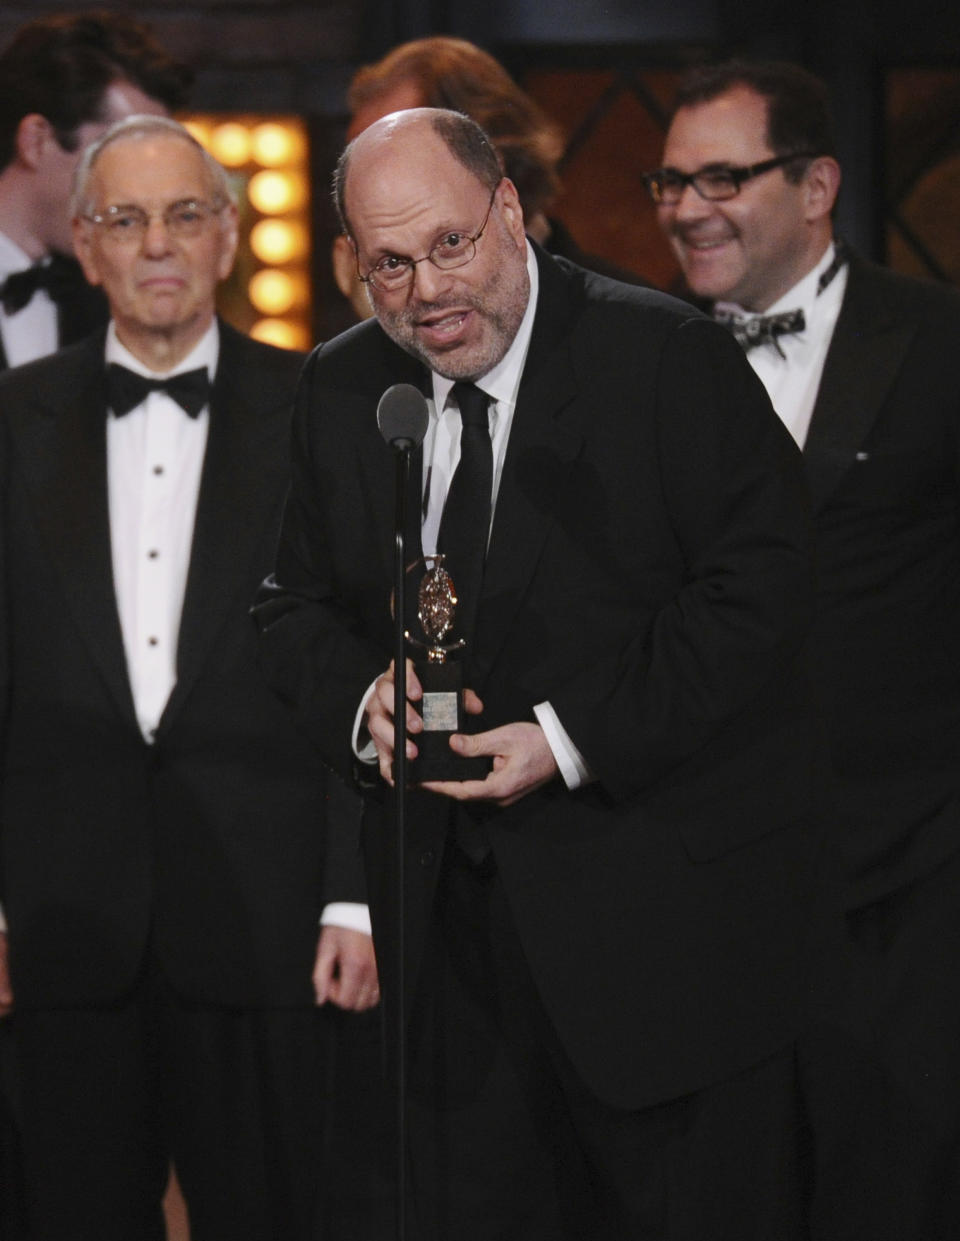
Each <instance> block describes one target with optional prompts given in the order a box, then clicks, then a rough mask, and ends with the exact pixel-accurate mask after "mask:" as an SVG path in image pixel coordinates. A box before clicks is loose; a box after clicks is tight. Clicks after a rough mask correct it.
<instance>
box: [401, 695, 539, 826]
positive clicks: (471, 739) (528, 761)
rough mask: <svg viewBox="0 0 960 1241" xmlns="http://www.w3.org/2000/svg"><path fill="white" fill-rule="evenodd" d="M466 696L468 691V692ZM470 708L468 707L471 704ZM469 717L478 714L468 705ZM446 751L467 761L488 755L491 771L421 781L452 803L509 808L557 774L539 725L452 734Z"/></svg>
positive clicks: (522, 724) (432, 791)
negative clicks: (472, 776) (477, 775)
mask: <svg viewBox="0 0 960 1241" xmlns="http://www.w3.org/2000/svg"><path fill="white" fill-rule="evenodd" d="M468 693H469V691H468ZM471 705H472V704H471ZM467 709H468V711H471V714H477V713H478V712H477V711H476V709H475V708H474V709H473V710H471V706H470V705H468V707H467ZM450 748H451V749H452V750H454V751H455V752H456V753H457V754H462V755H464V756H465V757H467V758H473V757H474V756H476V755H488V756H490V757H492V758H493V770H492V771H491V772H490V774H489V775H488V776H487V778H486V779H485V780H437V781H429V782H424V784H423V786H422V787H423V788H425V789H429V790H430V792H431V793H440V794H441V795H442V796H444V797H452V798H453V799H454V800H455V801H489V802H493V803H494V805H496V806H512V805H513V803H514V802H516V801H519V800H520V798H521V797H526V795H527V794H528V793H532V792H533V791H534V790H535V789H538V788H540V787H542V785H544V784H548V783H549V782H550V781H551V780H553V779H554V778H555V777H556V776H557V774H558V768H557V763H556V759H555V758H554V757H553V751H552V750H551V749H550V746H549V744H548V743H547V738H546V736H545V735H544V732H543V729H542V728H541V727H540V725H539V724H530V723H519V724H504V725H503V727H502V728H491V729H490V731H489V732H485V733H474V734H472V735H468V734H466V733H455V734H454V735H453V736H452V737H451V738H450Z"/></svg>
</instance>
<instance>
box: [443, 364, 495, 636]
mask: <svg viewBox="0 0 960 1241" xmlns="http://www.w3.org/2000/svg"><path fill="white" fill-rule="evenodd" d="M452 391H453V397H454V400H455V401H456V402H457V405H458V406H459V409H460V421H461V424H462V427H461V431H460V464H459V465H458V466H457V469H456V472H455V473H454V476H453V479H452V481H451V483H450V490H449V491H448V492H447V499H446V503H445V504H444V506H443V516H442V518H441V520H440V534H439V538H438V542H439V545H440V551H441V552H442V553H443V554H444V556H445V558H446V559H445V568H446V569H447V571H448V573H449V574H450V576H451V577H452V578H453V584H454V587H455V589H456V592H457V598H458V600H459V603H458V605H457V623H456V627H457V632H458V634H459V635H460V636H461V637H463V638H466V640H467V641H468V642H469V641H470V638H471V636H472V633H473V624H474V620H475V618H476V613H477V603H478V601H479V597H480V587H481V584H482V582H483V561H484V558H485V556H486V554H487V539H488V537H489V534H490V502H491V498H492V495H493V447H492V445H491V443H490V423H489V419H488V417H487V407H488V405H489V400H490V399H489V397H488V396H487V394H486V393H485V392H481V391H480V389H479V388H478V387H476V385H474V384H472V383H455V384H454V385H453V390H452Z"/></svg>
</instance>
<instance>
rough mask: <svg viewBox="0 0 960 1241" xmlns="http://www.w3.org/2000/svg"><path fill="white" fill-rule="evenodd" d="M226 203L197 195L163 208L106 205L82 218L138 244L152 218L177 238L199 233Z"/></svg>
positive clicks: (120, 240) (111, 235) (116, 238)
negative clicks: (147, 208)
mask: <svg viewBox="0 0 960 1241" xmlns="http://www.w3.org/2000/svg"><path fill="white" fill-rule="evenodd" d="M226 205H227V204H226V203H225V202H221V203H216V202H213V203H208V202H203V201H202V200H201V199H198V198H185V199H182V200H181V201H179V202H175V203H171V204H170V206H169V207H165V208H164V209H163V211H145V210H144V209H143V207H137V206H134V205H132V204H126V205H123V206H117V207H107V208H106V210H104V211H101V212H99V213H98V214H96V215H85V216H84V217H83V218H84V219H85V220H89V221H90V223H91V224H96V225H98V226H99V227H100V228H101V229H102V230H103V232H104V234H105V236H107V237H109V239H110V240H111V241H112V242H116V243H117V244H119V245H139V243H140V242H142V241H143V239H144V237H145V236H146V232H147V229H148V228H149V227H150V221H151V220H155V219H156V220H162V221H163V227H164V228H165V229H166V230H167V235H168V236H170V237H172V238H173V239H174V240H175V241H180V240H183V239H184V238H189V237H196V236H198V235H199V234H200V233H202V232H203V230H204V229H205V228H206V226H207V223H208V221H210V220H212V219H213V217H214V216H215V215H219V213H220V212H221V211H222V210H223V209H224V207H225V206H226Z"/></svg>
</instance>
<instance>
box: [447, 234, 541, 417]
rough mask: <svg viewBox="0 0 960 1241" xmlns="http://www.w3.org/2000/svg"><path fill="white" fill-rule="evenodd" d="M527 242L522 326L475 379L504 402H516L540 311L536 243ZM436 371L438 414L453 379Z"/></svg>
mask: <svg viewBox="0 0 960 1241" xmlns="http://www.w3.org/2000/svg"><path fill="white" fill-rule="evenodd" d="M526 245H527V275H528V276H529V277H530V296H529V298H528V299H527V308H526V310H525V311H524V313H523V318H522V319H521V320H520V327H519V328H518V329H517V334H516V336H514V338H513V340H512V341H511V343H510V348H509V349H508V350H507V352H506V353H505V354H504V355H503V357H502V358H501V359H500V361H499V362H498V363H497V364H496V366H494V367H493V368H492V369H491V370H489V371H487V373H486V374H485V375H481V376H480V378H479V379H477V380H475V381H474V382H475V383H476V385H477V387H478V388H480V389H481V391H483V392H485V393H486V394H487V396H489V397H492V398H493V400H494V401H497V402H504V403H506V404H508V405H511V406H512V405H515V404H516V402H517V392H518V390H519V388H520V377H521V376H522V374H523V365H524V363H525V362H526V360H527V350H528V349H529V348H530V337H531V336H532V335H533V320H534V318H535V317H536V313H537V294H538V292H539V289H540V273H539V270H538V268H537V256H536V255H535V254H534V252H533V247H532V246H531V245H530V243H529V242H527V243H526ZM432 374H433V404H434V410H435V411H436V413H437V414H439V413H441V412H442V411H443V408H444V405H445V404H446V400H447V397H448V396H449V394H450V389H451V388H452V387H453V384H454V380H452V379H446V378H445V377H444V376H443V375H438V374H437V373H436V371H434V372H432Z"/></svg>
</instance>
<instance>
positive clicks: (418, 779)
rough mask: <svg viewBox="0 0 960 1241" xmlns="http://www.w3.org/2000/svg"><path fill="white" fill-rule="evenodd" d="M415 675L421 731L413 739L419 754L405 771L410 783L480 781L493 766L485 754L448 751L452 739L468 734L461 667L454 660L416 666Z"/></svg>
mask: <svg viewBox="0 0 960 1241" xmlns="http://www.w3.org/2000/svg"><path fill="white" fill-rule="evenodd" d="M416 672H417V677H418V679H419V681H420V684H421V686H422V687H423V698H422V700H421V702H420V714H421V716H422V717H423V732H422V733H418V734H417V736H416V737H415V738H414V742H415V744H416V747H417V751H418V753H417V757H416V758H415V759H414V760H413V762H411V763H410V764H409V766H408V768H407V770H408V772H409V777H410V780H411V782H413V783H416V784H419V783H422V782H423V781H425V780H482V779H483V778H484V777H485V776H486V775H488V774H489V772H490V770H491V768H492V766H493V761H492V759H490V758H488V757H487V756H486V755H483V756H481V757H478V758H466V757H464V756H463V755H461V754H455V753H454V752H453V750H451V749H450V738H451V736H452V735H453V734H454V733H462V732H466V731H467V729H466V727H465V721H466V713H465V712H464V709H463V666H462V664H459V663H457V662H456V661H455V660H449V661H446V662H444V663H442V664H439V663H434V664H431V663H424V664H417V667H416Z"/></svg>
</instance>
